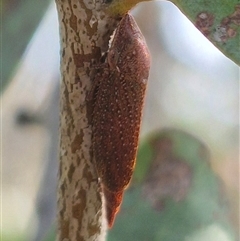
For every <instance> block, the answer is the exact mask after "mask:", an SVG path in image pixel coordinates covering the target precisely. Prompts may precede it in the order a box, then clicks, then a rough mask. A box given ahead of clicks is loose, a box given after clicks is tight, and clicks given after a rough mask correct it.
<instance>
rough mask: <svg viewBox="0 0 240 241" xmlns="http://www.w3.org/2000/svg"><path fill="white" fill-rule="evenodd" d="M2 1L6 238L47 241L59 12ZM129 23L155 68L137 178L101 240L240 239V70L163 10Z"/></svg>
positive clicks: (49, 5)
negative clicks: (144, 43)
mask: <svg viewBox="0 0 240 241" xmlns="http://www.w3.org/2000/svg"><path fill="white" fill-rule="evenodd" d="M1 4H2V9H3V11H2V19H3V23H2V30H3V33H2V53H3V55H2V74H1V75H2V76H1V77H2V81H1V130H0V131H1V136H2V138H1V140H2V145H1V158H2V165H1V166H2V168H1V169H2V170H1V176H2V178H1V192H2V200H1V202H2V215H1V216H2V234H3V240H7V241H13V240H35V241H38V240H39V241H40V240H53V239H52V237H53V236H54V222H55V212H56V203H55V202H56V201H55V198H56V180H57V163H58V161H57V145H58V116H59V110H58V89H59V80H60V77H59V61H60V60H59V48H60V47H59V36H58V22H57V13H56V9H55V4H54V2H52V1H50V0H42V1H40V2H34V3H33V2H32V1H30V0H21V1H18V2H17V3H16V2H15V1H9V0H8V1H6V0H4V1H2V3H1ZM132 14H133V15H134V17H135V19H136V21H137V23H138V25H139V27H140V29H141V30H142V33H143V35H144V36H145V38H146V41H147V44H148V46H149V49H150V52H151V57H152V65H151V73H150V79H149V85H148V91H147V96H146V104H145V109H144V117H143V123H142V129H141V145H140V148H139V155H138V162H137V169H136V174H135V176H134V179H133V182H132V185H131V186H130V188H129V189H128V191H127V193H126V194H125V199H124V203H123V205H122V208H121V211H120V213H119V215H118V216H117V219H116V223H115V226H114V228H113V229H112V230H111V231H110V233H109V237H108V240H111V241H114V240H126V241H128V240H142V241H143V240H144V241H145V240H149V241H152V240H166V241H174V240H178V241H179V240H180V241H181V240H186V241H190V240H191V241H195V240H196V241H200V240H201V241H206V240H210V241H211V240H214V241H215V240H218V241H232V240H239V67H238V66H237V65H236V64H234V63H233V62H232V61H231V60H229V59H228V58H226V57H225V56H224V55H223V54H222V53H221V52H219V50H217V49H216V48H215V47H214V46H213V45H212V44H211V43H210V42H209V41H208V40H207V39H205V37H204V36H203V35H202V34H201V33H200V32H199V31H198V30H197V29H196V28H195V27H194V26H193V25H192V24H191V22H190V21H189V20H188V19H187V18H186V17H185V16H184V15H183V14H182V13H181V12H180V11H179V10H178V9H177V8H176V7H175V6H174V5H173V4H171V3H169V2H148V3H141V4H139V5H138V6H137V7H135V8H134V9H133V11H132ZM158 167H159V172H158V171H157V170H158ZM199 202H200V203H199ZM133 206H134V207H135V209H134V210H133V212H132V213H131V212H129V210H132V207H133ZM129 213H130V214H129ZM209 213H211V215H210V214H209ZM208 214H209V215H208ZM206 217H207V218H206ZM126 227H127V229H126ZM122 230H125V232H126V233H127V234H126V235H124V239H123V237H122V236H121V235H122V232H123V231H122ZM141 230H142V232H143V234H142V232H141ZM137 233H138V235H139V237H138V236H136V234H137ZM136 237H137V238H136Z"/></svg>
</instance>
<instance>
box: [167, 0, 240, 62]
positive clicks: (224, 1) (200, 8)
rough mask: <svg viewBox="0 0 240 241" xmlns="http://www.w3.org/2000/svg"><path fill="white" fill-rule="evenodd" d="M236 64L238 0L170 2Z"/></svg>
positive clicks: (238, 55)
mask: <svg viewBox="0 0 240 241" xmlns="http://www.w3.org/2000/svg"><path fill="white" fill-rule="evenodd" d="M170 1H171V2H173V3H174V4H175V5H176V6H178V8H179V9H180V10H181V11H182V12H183V13H184V14H185V15H186V16H187V17H188V18H189V19H190V20H191V21H192V22H193V24H194V25H195V26H196V27H197V28H198V29H199V30H200V31H201V32H202V33H203V34H204V35H205V36H206V37H207V38H208V39H209V40H210V41H211V42H212V43H213V44H214V45H215V46H216V47H217V48H218V49H219V50H220V51H222V52H223V54H225V55H226V56H227V57H229V58H230V59H231V60H232V61H234V62H235V63H236V64H238V65H240V1H239V0H208V1H206V0H170Z"/></svg>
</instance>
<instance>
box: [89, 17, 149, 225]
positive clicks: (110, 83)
mask: <svg viewBox="0 0 240 241" xmlns="http://www.w3.org/2000/svg"><path fill="white" fill-rule="evenodd" d="M149 69H150V55H149V51H148V48H147V45H146V42H145V39H144V37H143V35H142V33H141V31H140V29H139V28H138V26H137V24H136V22H135V20H134V19H133V17H132V16H131V15H130V14H126V15H125V16H124V17H123V18H122V20H121V21H120V23H119V25H118V27H117V29H116V32H115V35H114V38H113V41H112V44H111V46H110V48H109V51H108V55H107V63H105V64H104V65H103V67H102V69H101V70H100V72H99V73H98V74H97V75H96V78H95V80H94V84H93V85H94V87H93V88H94V89H93V93H94V97H93V103H94V105H93V119H92V124H93V148H94V149H93V150H94V155H95V160H96V167H97V172H98V175H99V177H100V179H101V184H102V187H103V192H104V196H105V200H106V207H107V219H108V225H109V227H111V226H112V225H113V222H114V218H115V215H116V213H117V212H118V210H119V207H120V204H121V202H122V197H123V191H124V189H126V187H127V186H128V184H129V182H130V180H131V177H132V174H133V169H134V166H135V162H136V153H137V148H138V139H139V130H140V124H141V118H142V110H143V103H144V98H145V91H146V86H147V80H148V75H149Z"/></svg>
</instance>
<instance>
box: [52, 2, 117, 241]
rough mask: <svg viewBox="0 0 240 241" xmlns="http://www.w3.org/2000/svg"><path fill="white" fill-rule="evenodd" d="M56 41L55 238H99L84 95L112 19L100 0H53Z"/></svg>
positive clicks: (98, 205) (99, 214) (101, 237)
mask: <svg viewBox="0 0 240 241" xmlns="http://www.w3.org/2000/svg"><path fill="white" fill-rule="evenodd" d="M56 5H57V10H58V15H59V24H60V41H61V75H62V80H61V93H60V99H61V100H60V101H61V103H60V113H61V114H60V150H59V158H60V165H59V184H58V230H57V233H58V240H60V241H67V240H68V241H70V240H71V241H80V240H104V236H105V234H104V233H105V231H104V229H106V225H104V224H105V223H106V221H104V220H105V218H103V216H104V214H103V210H102V206H103V205H102V197H101V192H100V187H99V184H98V179H97V174H96V170H95V166H94V162H93V156H92V154H91V148H92V144H91V133H92V129H91V123H90V117H91V115H90V114H89V113H90V109H91V104H88V103H87V101H86V96H87V94H88V92H89V91H90V89H91V86H92V77H93V76H94V72H95V70H96V69H95V68H94V67H93V63H97V62H98V61H99V59H100V57H101V54H102V53H103V52H105V51H106V50H107V49H108V41H109V37H110V35H111V34H112V32H113V29H114V27H115V26H116V20H114V19H113V18H109V17H108V16H107V15H106V14H105V13H104V7H106V5H104V4H103V3H102V1H101V0H56Z"/></svg>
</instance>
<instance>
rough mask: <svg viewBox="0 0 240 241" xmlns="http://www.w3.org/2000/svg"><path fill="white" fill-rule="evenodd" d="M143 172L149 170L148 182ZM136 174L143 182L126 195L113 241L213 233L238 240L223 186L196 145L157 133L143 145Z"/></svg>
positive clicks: (170, 132) (184, 136) (176, 134)
mask: <svg viewBox="0 0 240 241" xmlns="http://www.w3.org/2000/svg"><path fill="white" fill-rule="evenodd" d="M145 151H147V153H144V152H145ZM142 154H143V156H140V155H142ZM144 159H145V160H144ZM149 159H151V160H149ZM146 163H147V164H146ZM140 166H143V167H142V169H144V168H146V167H147V170H145V176H144V178H143V173H144V172H143V171H142V169H141V168H140ZM136 170H137V171H138V174H137V176H135V178H136V177H140V178H136V179H137V181H138V182H135V183H134V184H135V185H133V186H130V188H129V189H128V190H127V192H126V194H125V197H124V201H123V205H122V207H121V210H120V212H119V214H118V216H117V218H116V221H115V225H114V227H113V228H112V229H111V230H110V231H109V235H108V240H109V241H120V240H123V234H124V240H125V241H128V240H129V241H130V240H138V241H146V240H151V241H159V240H165V241H183V240H193V239H191V237H196V240H200V239H199V235H202V236H204V235H205V237H207V238H208V237H210V236H211V235H213V233H214V232H215V231H214V230H217V232H218V233H214V235H216V236H217V235H218V234H219V233H223V234H224V235H225V236H226V237H228V239H225V240H229V241H230V240H235V239H234V235H235V233H234V229H233V226H232V225H231V223H230V221H229V204H228V202H227V201H226V195H225V193H224V191H223V190H222V188H221V187H222V183H221V180H220V179H219V178H218V176H217V175H216V174H215V173H214V171H213V170H212V168H211V165H210V153H209V150H208V148H207V147H206V146H205V145H204V144H203V143H202V142H200V141H199V140H198V139H196V138H195V137H193V136H191V135H189V134H188V133H185V132H183V131H179V130H175V129H166V130H163V131H161V132H158V133H156V134H155V135H154V136H151V137H150V138H148V139H147V141H145V142H144V143H143V145H141V147H140V149H139V155H138V160H137V167H136ZM140 174H141V175H142V176H141V175H140ZM140 179H141V182H139V181H140ZM212 232H213V233H212ZM194 240H195V239H194ZM204 240H206V239H204ZM208 240H213V239H208ZM214 240H216V239H214ZM221 240H222V239H221Z"/></svg>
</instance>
